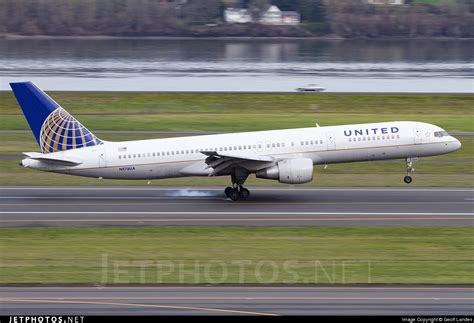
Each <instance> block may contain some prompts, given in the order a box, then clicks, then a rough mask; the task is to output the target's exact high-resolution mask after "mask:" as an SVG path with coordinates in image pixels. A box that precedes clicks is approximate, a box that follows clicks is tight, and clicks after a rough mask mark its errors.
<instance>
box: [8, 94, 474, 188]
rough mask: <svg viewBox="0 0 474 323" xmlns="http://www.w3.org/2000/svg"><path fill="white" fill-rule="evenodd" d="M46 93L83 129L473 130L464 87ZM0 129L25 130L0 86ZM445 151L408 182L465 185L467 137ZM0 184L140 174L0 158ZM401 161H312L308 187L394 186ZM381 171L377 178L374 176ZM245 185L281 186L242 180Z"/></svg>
mask: <svg viewBox="0 0 474 323" xmlns="http://www.w3.org/2000/svg"><path fill="white" fill-rule="evenodd" d="M50 95H51V96H52V97H53V98H55V99H56V100H57V101H58V102H60V103H61V104H62V105H63V107H65V108H66V109H67V110H68V111H69V112H70V113H72V114H73V115H74V116H76V117H77V118H78V119H79V120H80V121H81V122H82V123H84V124H85V125H86V126H87V127H88V128H89V129H90V130H92V131H94V130H119V131H120V130H173V131H190V130H201V131H203V130H204V131H216V132H219V131H249V130H267V129H282V128H292V127H312V126H314V123H315V122H318V123H319V124H320V125H335V124H351V123H366V122H375V121H394V120H414V121H422V122H428V123H434V124H437V125H439V126H442V127H444V128H445V129H446V130H448V131H450V132H458V131H467V132H474V119H473V115H474V114H473V112H474V105H473V98H474V95H469V94H438V95H433V94H430V95H428V94H329V93H321V94H317V95H305V94H303V95H302V94H222V93H221V94H207V93H206V94H192V93H111V92H52V93H50ZM0 129H3V130H26V129H29V128H28V125H27V123H26V121H25V118H24V117H23V115H22V113H21V110H20V108H19V107H18V105H17V103H16V101H15V99H14V98H13V96H12V94H11V93H9V92H0ZM100 137H101V138H102V139H105V140H112V141H121V140H136V139H149V138H156V137H159V136H156V135H144V134H101V135H100ZM460 139H461V140H462V143H463V148H462V149H461V150H460V151H457V152H455V153H453V154H449V155H445V156H439V157H433V158H426V159H421V160H420V161H419V162H418V163H416V164H415V168H416V169H417V172H416V173H415V181H414V183H413V185H421V186H472V185H473V183H474V167H473V166H474V140H473V137H460ZM37 150H38V147H37V144H36V142H35V140H34V138H33V136H32V135H31V134H28V133H1V134H0V155H3V156H10V157H12V156H20V154H21V152H24V151H37ZM0 165H1V167H2V172H1V173H0V185H49V184H51V185H143V184H144V181H111V180H108V181H107V180H102V181H99V180H96V179H86V178H76V177H70V176H65V175H55V174H49V173H42V172H38V171H34V170H30V169H24V168H21V167H19V166H18V162H17V161H15V160H2V161H0ZM404 172H405V166H404V163H403V161H388V162H373V163H356V164H349V165H347V164H346V165H331V166H330V167H329V168H328V169H326V170H324V169H323V168H322V167H316V168H315V181H313V182H312V183H309V184H307V185H316V186H397V185H404V184H403V183H402V181H401V179H402V177H403V175H404ZM381 176H383V179H384V180H383V181H381V180H380V178H381ZM228 182H229V180H228V179H227V178H184V179H170V180H160V181H154V182H153V184H154V185H226V184H228ZM248 185H251V186H254V185H281V184H278V183H276V182H275V181H266V180H258V181H257V180H254V179H250V180H249V182H248Z"/></svg>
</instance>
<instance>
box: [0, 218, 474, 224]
mask: <svg viewBox="0 0 474 323" xmlns="http://www.w3.org/2000/svg"><path fill="white" fill-rule="evenodd" d="M403 220H411V221H433V220H439V221H442V220H446V221H474V218H259V219H254V218H232V219H229V218H225V219H219V218H216V219H213V218H204V219H203V218H197V219H194V218H187V219H183V218H180V219H133V220H132V219H25V220H0V223H29V222H57V223H60V222H84V223H88V222H91V223H92V222H96V223H100V222H118V223H120V222H140V223H145V222H214V221H216V222H219V221H222V222H241V221H247V222H260V221H261V222H276V221H296V222H303V221H339V222H343V221H362V222H363V221H403Z"/></svg>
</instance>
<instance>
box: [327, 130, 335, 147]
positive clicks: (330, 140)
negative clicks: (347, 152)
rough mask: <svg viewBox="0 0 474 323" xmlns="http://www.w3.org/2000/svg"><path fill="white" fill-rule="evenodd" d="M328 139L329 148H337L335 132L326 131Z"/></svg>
mask: <svg viewBox="0 0 474 323" xmlns="http://www.w3.org/2000/svg"><path fill="white" fill-rule="evenodd" d="M326 141H327V146H328V150H335V149H336V137H335V136H334V133H333V132H328V133H326Z"/></svg>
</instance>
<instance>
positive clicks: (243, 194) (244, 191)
mask: <svg viewBox="0 0 474 323" xmlns="http://www.w3.org/2000/svg"><path fill="white" fill-rule="evenodd" d="M249 196H250V191H249V190H248V189H246V188H243V187H242V188H241V189H240V197H241V198H243V199H246V198H248V197H249Z"/></svg>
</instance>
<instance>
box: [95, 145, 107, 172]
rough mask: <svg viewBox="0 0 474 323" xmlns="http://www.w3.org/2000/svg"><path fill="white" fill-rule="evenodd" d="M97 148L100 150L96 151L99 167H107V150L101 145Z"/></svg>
mask: <svg viewBox="0 0 474 323" xmlns="http://www.w3.org/2000/svg"><path fill="white" fill-rule="evenodd" d="M97 147H98V149H97V150H96V152H97V159H98V161H99V167H106V166H107V159H106V157H105V149H104V148H103V147H102V145H99V146H97Z"/></svg>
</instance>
